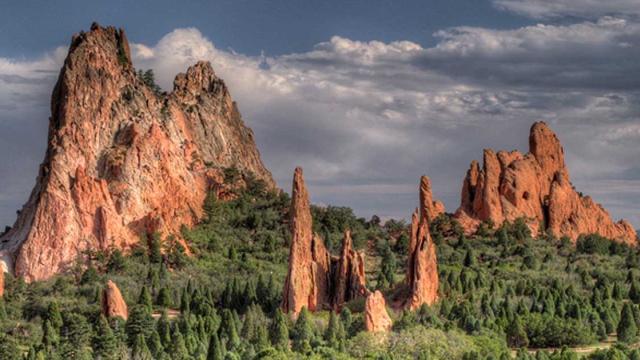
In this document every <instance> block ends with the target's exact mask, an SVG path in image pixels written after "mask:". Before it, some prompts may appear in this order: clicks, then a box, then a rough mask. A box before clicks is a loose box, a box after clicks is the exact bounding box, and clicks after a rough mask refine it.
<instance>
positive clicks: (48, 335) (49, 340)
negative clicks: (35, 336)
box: [42, 319, 60, 349]
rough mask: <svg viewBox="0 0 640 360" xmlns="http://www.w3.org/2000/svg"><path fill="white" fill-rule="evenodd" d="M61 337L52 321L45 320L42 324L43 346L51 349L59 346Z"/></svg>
mask: <svg viewBox="0 0 640 360" xmlns="http://www.w3.org/2000/svg"><path fill="white" fill-rule="evenodd" d="M59 342H60V337H59V334H58V331H57V330H56V329H54V327H53V325H51V321H50V320H48V319H47V320H45V321H44V322H43V323H42V344H43V345H44V346H45V348H48V349H51V348H54V347H55V346H57V345H58V343H59Z"/></svg>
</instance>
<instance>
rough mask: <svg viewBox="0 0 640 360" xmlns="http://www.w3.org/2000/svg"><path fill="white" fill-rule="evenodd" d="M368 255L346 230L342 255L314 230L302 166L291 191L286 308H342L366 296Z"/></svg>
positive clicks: (284, 291) (311, 309)
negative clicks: (334, 252)
mask: <svg viewBox="0 0 640 360" xmlns="http://www.w3.org/2000/svg"><path fill="white" fill-rule="evenodd" d="M366 294H367V289H366V287H365V273H364V259H363V255H362V253H358V252H356V251H354V250H353V248H352V245H351V234H350V232H349V231H348V230H347V231H345V235H344V239H343V242H342V252H341V255H340V256H339V257H338V256H332V255H331V254H330V253H329V251H327V249H326V247H325V246H324V242H323V240H322V238H321V237H320V236H319V235H318V234H314V233H313V220H312V218H311V204H310V203H309V193H308V192H307V187H306V186H305V183H304V177H303V174H302V169H301V168H296V170H295V172H294V175H293V190H292V192H291V246H290V248H289V271H288V273H287V278H286V279H285V283H284V290H283V295H282V309H283V310H284V312H291V313H293V314H294V315H295V314H298V313H299V312H300V311H301V310H302V308H303V307H306V308H307V309H308V310H309V311H317V310H324V309H334V310H339V309H340V308H341V307H342V305H343V304H344V303H345V302H347V301H350V300H352V299H354V298H356V297H360V296H365V295H366Z"/></svg>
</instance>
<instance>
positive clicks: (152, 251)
mask: <svg viewBox="0 0 640 360" xmlns="http://www.w3.org/2000/svg"><path fill="white" fill-rule="evenodd" d="M149 261H150V262H151V263H153V264H159V263H160V262H161V261H162V240H161V239H160V233H158V232H155V233H153V235H152V236H151V239H149Z"/></svg>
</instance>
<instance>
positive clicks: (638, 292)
mask: <svg viewBox="0 0 640 360" xmlns="http://www.w3.org/2000/svg"><path fill="white" fill-rule="evenodd" d="M629 299H630V300H631V301H633V303H634V304H640V287H638V284H637V283H636V282H635V281H634V282H632V283H631V287H630V288H629Z"/></svg>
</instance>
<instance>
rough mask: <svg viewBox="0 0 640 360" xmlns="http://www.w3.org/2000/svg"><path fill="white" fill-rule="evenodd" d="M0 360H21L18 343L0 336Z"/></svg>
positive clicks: (5, 336)
mask: <svg viewBox="0 0 640 360" xmlns="http://www.w3.org/2000/svg"><path fill="white" fill-rule="evenodd" d="M0 359H2V360H22V352H21V351H20V348H19V347H18V343H17V342H16V341H15V340H14V339H13V338H12V337H10V336H9V335H5V334H0Z"/></svg>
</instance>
